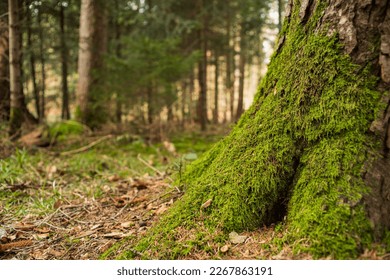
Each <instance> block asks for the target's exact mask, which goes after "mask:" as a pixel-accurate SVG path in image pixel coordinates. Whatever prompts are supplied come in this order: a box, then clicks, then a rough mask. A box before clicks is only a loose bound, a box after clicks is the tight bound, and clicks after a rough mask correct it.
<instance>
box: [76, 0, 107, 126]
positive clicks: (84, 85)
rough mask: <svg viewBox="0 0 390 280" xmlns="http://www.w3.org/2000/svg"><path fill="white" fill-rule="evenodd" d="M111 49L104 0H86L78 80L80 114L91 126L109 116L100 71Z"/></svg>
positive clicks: (82, 21) (84, 0)
mask: <svg viewBox="0 0 390 280" xmlns="http://www.w3.org/2000/svg"><path fill="white" fill-rule="evenodd" d="M106 51H107V11H106V7H105V2H104V1H102V0H99V1H92V0H82V1H81V14H80V42H79V61H78V73H79V81H78V84H77V118H78V119H79V120H80V121H81V122H83V123H85V124H87V125H89V126H91V127H96V126H99V124H100V123H101V122H103V121H104V119H105V117H106V116H105V111H104V105H103V104H104V95H103V93H102V92H101V91H102V89H101V84H102V80H101V79H99V76H98V74H101V73H99V72H101V71H102V69H103V66H104V63H103V61H104V59H103V55H104V54H105V53H106Z"/></svg>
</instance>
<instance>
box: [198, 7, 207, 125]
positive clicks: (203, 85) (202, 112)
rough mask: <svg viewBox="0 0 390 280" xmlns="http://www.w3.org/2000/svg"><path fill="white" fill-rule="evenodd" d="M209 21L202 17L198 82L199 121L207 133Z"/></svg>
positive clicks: (201, 9) (200, 8)
mask: <svg viewBox="0 0 390 280" xmlns="http://www.w3.org/2000/svg"><path fill="white" fill-rule="evenodd" d="M203 1H204V0H199V11H202V12H204V11H203V9H204V3H203ZM206 30H207V19H206V18H205V16H204V15H203V16H202V27H201V29H200V30H199V49H200V51H201V52H202V58H201V60H200V62H199V69H198V82H199V99H198V105H197V106H198V108H197V111H198V121H199V123H200V128H201V130H202V131H205V130H206V128H207V38H206V32H207V31H206Z"/></svg>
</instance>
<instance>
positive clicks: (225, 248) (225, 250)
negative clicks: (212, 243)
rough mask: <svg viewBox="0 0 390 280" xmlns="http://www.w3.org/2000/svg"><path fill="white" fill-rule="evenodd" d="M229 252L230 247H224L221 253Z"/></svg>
mask: <svg viewBox="0 0 390 280" xmlns="http://www.w3.org/2000/svg"><path fill="white" fill-rule="evenodd" d="M227 251H229V245H225V246H222V248H221V252H222V253H226V252H227Z"/></svg>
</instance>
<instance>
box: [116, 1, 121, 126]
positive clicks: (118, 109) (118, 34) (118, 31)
mask: <svg viewBox="0 0 390 280" xmlns="http://www.w3.org/2000/svg"><path fill="white" fill-rule="evenodd" d="M115 9H116V12H119V11H120V8H119V2H118V0H115ZM121 37H122V34H121V25H120V21H119V18H118V19H117V20H116V22H115V41H116V49H115V53H116V56H117V57H118V58H121V57H122V45H121ZM115 101H116V102H115V119H116V122H117V123H118V124H120V123H122V107H123V106H122V103H123V102H122V98H121V96H120V94H119V93H117V94H116V100H115Z"/></svg>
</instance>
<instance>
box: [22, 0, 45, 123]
mask: <svg viewBox="0 0 390 280" xmlns="http://www.w3.org/2000/svg"><path fill="white" fill-rule="evenodd" d="M30 5H31V1H26V20H27V48H28V52H29V58H30V71H31V82H32V86H33V95H34V101H35V111H36V113H37V117H38V120H42V116H41V109H40V108H41V107H40V104H41V102H40V99H41V98H40V94H39V89H38V86H37V78H36V71H35V54H34V49H33V43H32V30H31V29H32V28H31V25H32V20H31V11H30Z"/></svg>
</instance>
